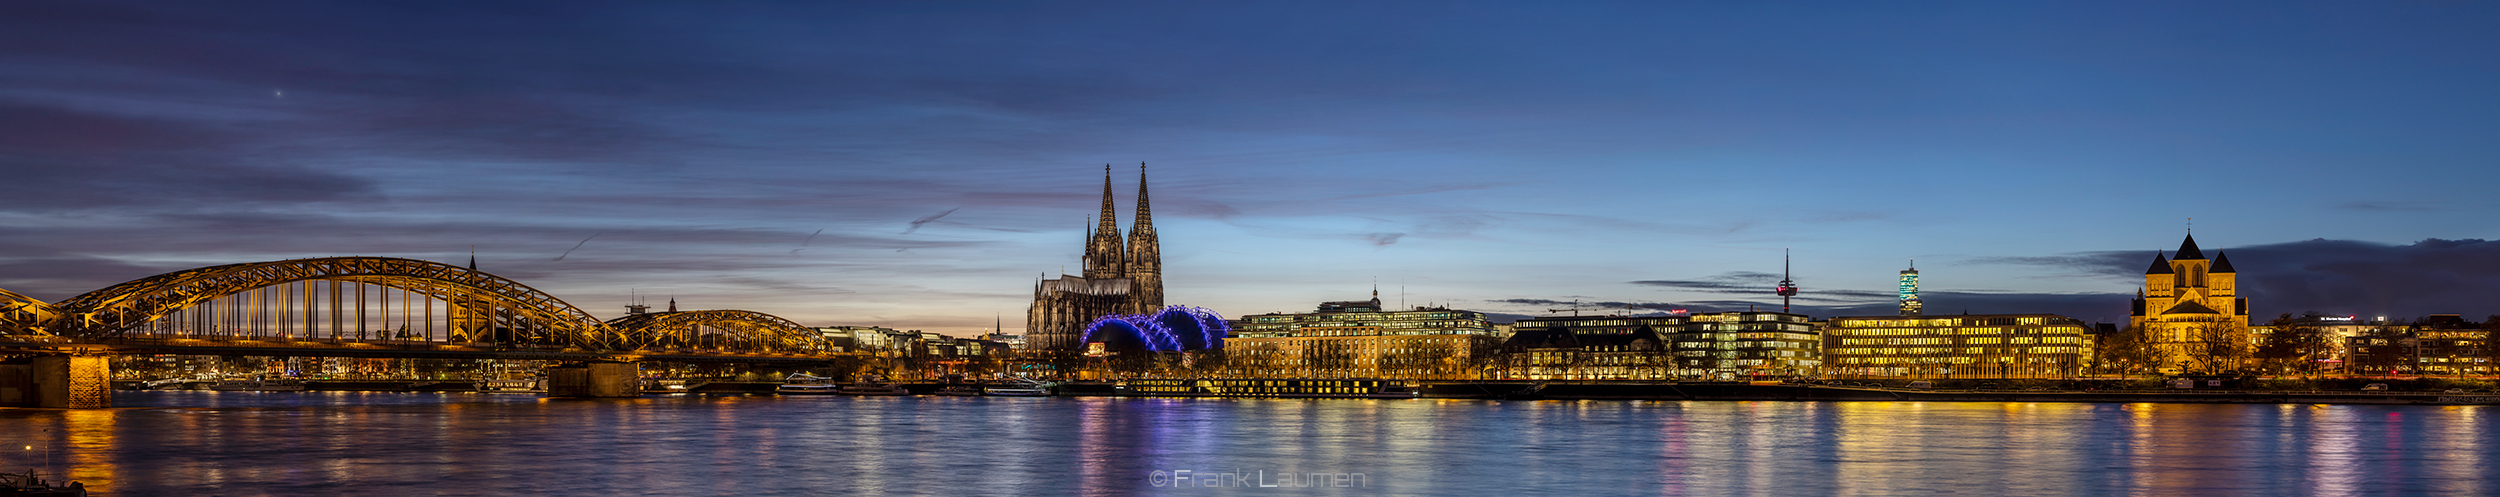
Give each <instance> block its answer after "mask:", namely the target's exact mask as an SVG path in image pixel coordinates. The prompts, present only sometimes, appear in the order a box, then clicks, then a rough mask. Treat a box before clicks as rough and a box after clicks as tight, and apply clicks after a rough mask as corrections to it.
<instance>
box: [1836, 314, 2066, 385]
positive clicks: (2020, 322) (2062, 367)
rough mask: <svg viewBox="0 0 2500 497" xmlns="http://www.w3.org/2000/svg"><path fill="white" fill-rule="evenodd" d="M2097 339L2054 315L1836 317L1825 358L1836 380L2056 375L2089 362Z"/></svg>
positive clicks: (2063, 375)
mask: <svg viewBox="0 0 2500 497" xmlns="http://www.w3.org/2000/svg"><path fill="white" fill-rule="evenodd" d="M2094 338H2095V337H2094V336H2093V335H2092V326H2091V325H2089V324H2086V323H2084V322H2083V321H2081V320H2077V319H2075V318H2070V317H2065V316H2059V315H2055V314H1996V315H1965V316H1934V317H1931V316H1872V317H1836V318H1832V319H1831V323H1830V324H1829V325H1828V326H1826V327H1825V328H1824V340H1825V344H1824V348H1823V355H1824V357H1825V358H1827V359H1828V360H1829V361H1830V367H1829V368H1828V369H1827V370H1826V372H1827V373H1828V374H1829V375H1830V376H1833V377H1839V378H1994V377H2006V378H2056V377H2066V376H2075V375H2081V374H2083V373H2084V372H2085V371H2086V368H2089V367H2091V363H2092V349H2093V343H2094Z"/></svg>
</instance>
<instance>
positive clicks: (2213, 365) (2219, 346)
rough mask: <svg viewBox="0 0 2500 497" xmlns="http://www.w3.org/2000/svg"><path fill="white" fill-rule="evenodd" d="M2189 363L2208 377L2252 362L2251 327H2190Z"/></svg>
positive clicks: (2206, 325) (2214, 324)
mask: <svg viewBox="0 0 2500 497" xmlns="http://www.w3.org/2000/svg"><path fill="white" fill-rule="evenodd" d="M2188 339H2189V343H2188V344H2187V352H2188V354H2187V355H2188V357H2187V363H2188V364H2190V365H2192V366H2193V367H2192V369H2193V370H2195V371H2198V372H2202V373H2205V374H2222V373H2223V372H2225V371H2233V370H2238V369H2240V368H2241V367H2243V365H2244V364H2245V363H2247V362H2248V357H2249V352H2250V351H2249V348H2250V347H2249V346H2248V328H2247V327H2243V326H2237V325H2235V324H2233V323H2200V324H2197V325H2195V326H2192V327H2189V328H2188Z"/></svg>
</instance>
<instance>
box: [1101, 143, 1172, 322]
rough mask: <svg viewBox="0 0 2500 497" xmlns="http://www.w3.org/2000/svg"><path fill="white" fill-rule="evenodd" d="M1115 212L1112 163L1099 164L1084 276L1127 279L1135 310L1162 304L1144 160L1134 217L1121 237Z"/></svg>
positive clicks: (1139, 166)
mask: <svg viewBox="0 0 2500 497" xmlns="http://www.w3.org/2000/svg"><path fill="white" fill-rule="evenodd" d="M1116 216H1118V211H1117V210H1115V208H1114V206H1113V205H1112V190H1111V166H1110V165H1109V164H1105V165H1103V166H1102V215H1101V217H1100V218H1099V219H1098V220H1096V222H1095V223H1094V229H1093V230H1092V232H1091V233H1088V234H1087V236H1086V243H1085V279H1089V280H1102V279H1112V278H1128V279H1129V280H1131V281H1132V282H1133V283H1132V286H1131V287H1130V293H1129V294H1130V295H1132V296H1134V298H1135V299H1136V302H1135V303H1134V304H1133V305H1135V306H1136V308H1138V309H1145V310H1152V309H1159V308H1162V307H1163V246H1162V243H1161V242H1159V241H1157V240H1156V236H1155V224H1154V209H1153V208H1152V204H1151V203H1150V202H1148V201H1147V196H1146V163H1143V162H1140V163H1137V217H1136V218H1135V220H1133V221H1131V222H1130V223H1129V233H1128V238H1127V239H1126V240H1122V239H1121V237H1120V223H1119V219H1118V218H1117V217H1116Z"/></svg>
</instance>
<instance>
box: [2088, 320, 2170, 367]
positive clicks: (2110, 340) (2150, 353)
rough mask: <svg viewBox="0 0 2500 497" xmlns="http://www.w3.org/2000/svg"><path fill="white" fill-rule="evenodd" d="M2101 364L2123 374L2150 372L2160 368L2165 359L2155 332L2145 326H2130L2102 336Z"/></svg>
mask: <svg viewBox="0 0 2500 497" xmlns="http://www.w3.org/2000/svg"><path fill="white" fill-rule="evenodd" d="M2099 352H2100V360H2099V362H2100V364H2101V367H2102V368H2104V370H2106V371H2109V372H2114V373H2118V374H2122V375H2133V374H2139V373H2148V372H2151V371H2154V370H2157V369H2160V367H2161V362H2162V361H2163V360H2164V358H2163V357H2162V353H2161V348H2160V346H2158V345H2156V344H2155V343H2154V341H2153V334H2152V333H2151V332H2149V331H2147V330H2145V329H2143V328H2140V327H2135V326H2128V327H2126V328H2121V329H2119V330H2118V332H2117V333H2113V334H2110V335H2109V336H2106V337H2102V338H2101V347H2100V348H2099Z"/></svg>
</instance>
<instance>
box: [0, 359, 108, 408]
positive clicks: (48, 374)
mask: <svg viewBox="0 0 2500 497" xmlns="http://www.w3.org/2000/svg"><path fill="white" fill-rule="evenodd" d="M112 378H113V372H112V366H111V363H110V362H109V361H108V360H107V358H106V357H104V356H35V357H33V358H31V359H27V360H22V361H16V362H12V363H9V364H0V406H15V407H48V408H74V409H75V408H98V407H113V385H112Z"/></svg>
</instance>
